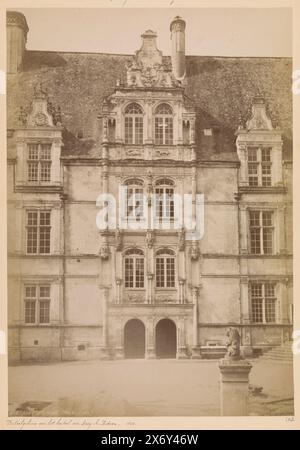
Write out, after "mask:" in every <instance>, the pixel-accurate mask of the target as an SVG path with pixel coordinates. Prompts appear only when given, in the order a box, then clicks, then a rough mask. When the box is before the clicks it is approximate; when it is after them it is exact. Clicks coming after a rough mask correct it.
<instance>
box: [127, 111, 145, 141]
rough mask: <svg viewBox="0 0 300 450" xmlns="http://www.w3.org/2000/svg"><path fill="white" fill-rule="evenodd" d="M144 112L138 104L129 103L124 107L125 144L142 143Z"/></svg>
mask: <svg viewBox="0 0 300 450" xmlns="http://www.w3.org/2000/svg"><path fill="white" fill-rule="evenodd" d="M143 122H144V114H143V110H142V108H141V106H140V105H138V104H137V103H131V104H130V105H128V106H127V108H126V109H125V144H136V145H141V144H143V135H144V124H143Z"/></svg>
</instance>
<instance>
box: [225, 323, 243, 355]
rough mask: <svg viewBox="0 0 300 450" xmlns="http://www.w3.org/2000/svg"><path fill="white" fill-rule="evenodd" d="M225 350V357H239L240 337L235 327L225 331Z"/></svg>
mask: <svg viewBox="0 0 300 450" xmlns="http://www.w3.org/2000/svg"><path fill="white" fill-rule="evenodd" d="M226 336H227V341H226V347H227V352H226V355H225V357H226V358H229V359H241V352H240V342H241V337H240V334H239V332H238V329H237V328H233V327H230V328H228V330H227V332H226Z"/></svg>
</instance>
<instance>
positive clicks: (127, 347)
mask: <svg viewBox="0 0 300 450" xmlns="http://www.w3.org/2000/svg"><path fill="white" fill-rule="evenodd" d="M124 355H125V358H130V359H131V358H145V325H144V324H143V322H142V321H141V320H138V319H131V320H129V321H128V322H127V323H126V325H125V328H124Z"/></svg>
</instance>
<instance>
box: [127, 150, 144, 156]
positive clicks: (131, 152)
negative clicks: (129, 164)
mask: <svg viewBox="0 0 300 450" xmlns="http://www.w3.org/2000/svg"><path fill="white" fill-rule="evenodd" d="M126 155H127V156H141V155H142V153H141V150H140V149H138V148H127V149H126Z"/></svg>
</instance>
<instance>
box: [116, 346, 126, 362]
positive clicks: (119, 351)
mask: <svg viewBox="0 0 300 450" xmlns="http://www.w3.org/2000/svg"><path fill="white" fill-rule="evenodd" d="M114 359H124V349H123V348H122V347H116V348H115V349H114Z"/></svg>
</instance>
